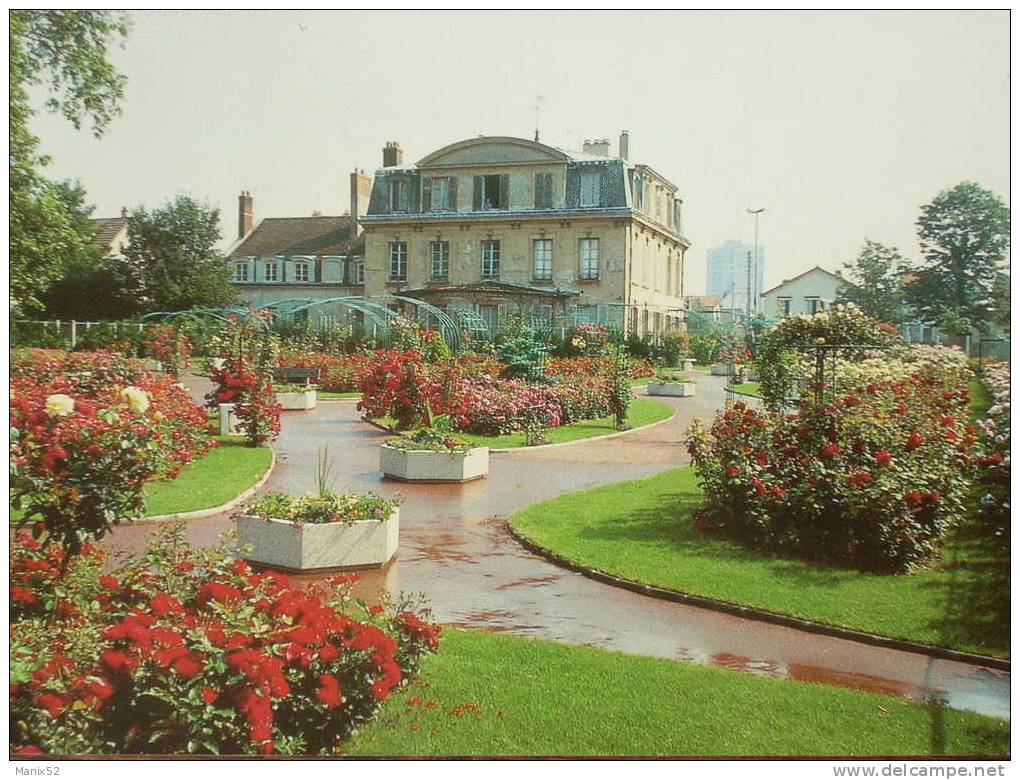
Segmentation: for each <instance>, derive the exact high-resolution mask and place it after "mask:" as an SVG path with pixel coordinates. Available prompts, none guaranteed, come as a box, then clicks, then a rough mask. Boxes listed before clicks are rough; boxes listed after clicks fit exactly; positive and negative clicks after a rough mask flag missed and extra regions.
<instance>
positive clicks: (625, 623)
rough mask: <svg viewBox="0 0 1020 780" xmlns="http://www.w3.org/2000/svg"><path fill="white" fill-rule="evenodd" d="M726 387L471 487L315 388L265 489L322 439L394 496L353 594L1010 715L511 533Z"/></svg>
mask: <svg viewBox="0 0 1020 780" xmlns="http://www.w3.org/2000/svg"><path fill="white" fill-rule="evenodd" d="M187 381H188V382H189V384H190V386H191V387H192V388H193V391H194V392H195V393H196V395H200V394H201V393H202V392H204V391H205V389H206V387H207V384H206V380H203V379H201V378H198V377H190V378H188V380H187ZM724 385H725V379H724V378H722V377H710V376H707V375H701V376H699V378H698V395H697V396H696V397H695V398H690V399H687V398H685V399H664V400H666V401H667V403H670V404H671V405H672V406H673V407H674V408H675V409H676V411H677V415H676V417H675V418H674V419H673V420H671V421H669V422H666V423H664V424H661V425H658V426H655V427H652V428H648V429H646V430H639V431H635V432H633V433H630V434H627V435H626V436H622V437H617V438H611V439H604V440H599V441H588V442H579V443H576V444H571V445H567V446H559V447H551V448H547V449H535V450H518V451H515V452H509V453H494V454H492V456H491V464H490V473H489V476H488V478H487V479H483V480H479V481H476V482H472V483H469V484H466V485H412V484H404V483H395V482H390V481H385V480H382V479H381V474H380V473H379V472H378V470H377V469H378V451H377V449H376V447H377V445H378V444H379V443H380V442H382V441H383V440H384V439H385V438H386V434H384V433H383V432H381V431H378V430H376V429H375V428H373V427H371V426H369V425H367V424H365V423H363V422H361V420H360V415H359V413H358V412H357V410H356V405H355V403H354V402H351V401H329V402H320V403H319V406H318V408H317V409H315V410H313V411H310V412H290V413H287V412H285V413H284V421H283V432H282V434H281V436H280V438H279V440H278V441H277V442H276V443H275V445H274V447H275V449H276V452H277V456H278V463H277V467H276V470H275V471H274V474H273V477H272V479H271V480H270V483H269V487H270V488H272V489H280V490H289V491H295V492H307V491H311V490H313V489H314V468H315V461H316V451H317V448H318V447H320V446H321V445H322V444H327V445H328V446H329V455H330V457H331V458H332V459H333V460H334V468H333V472H334V474H335V475H336V477H337V479H336V482H335V484H334V489H337V490H356V491H374V492H376V493H379V494H381V495H384V496H387V497H395V496H401V497H402V498H403V505H402V508H401V527H400V549H399V552H398V556H397V560H395V561H394V562H393V563H391V564H390V565H389V566H388V567H387V568H386V569H384V570H381V571H377V572H369V573H365V574H363V575H362V582H361V584H360V586H359V587H360V590H361V595H362V596H363V597H365V598H371V597H372V596H373V595H376V594H378V592H379V591H380V590H381V589H383V588H385V589H387V590H389V591H390V592H392V593H397V592H400V591H405V592H417V591H421V592H423V593H424V594H425V595H426V596H427V598H428V600H429V602H430V603H431V605H432V608H433V610H434V612H435V615H436V617H437V619H439V620H440V621H442V622H444V623H449V624H453V625H457V626H464V627H471V628H482V629H488V630H492V631H506V632H512V633H515V634H522V635H526V636H533V637H540V638H543V639H549V640H553V641H558V642H567V643H572V644H580V645H588V646H592V647H602V648H607V649H612V650H619V651H623V652H628V653H639V654H643V655H651V656H658V657H663V658H675V659H682V660H687V661H696V662H700V663H708V664H715V665H720V666H725V667H729V668H734V669H741V670H744V671H747V672H751V673H754V674H762V675H771V676H777V677H787V678H793V679H799V680H810V681H815V682H823V683H829V684H835V685H843V686H848V687H853V688H858V689H862V690H869V691H877V692H881V693H887V694H891V695H897V696H908V697H912V698H922V699H935V700H939V701H943V702H946V703H948V704H949V706H952V707H956V708H960V709H968V710H974V711H977V712H982V713H986V714H990V715H996V716H999V717H1007V718H1008V717H1009V674H1008V673H1004V672H1001V671H996V670H992V669H988V668H983V667H977V666H972V665H968V664H963V663H958V662H954V661H945V660H938V659H933V658H929V657H928V656H924V655H920V654H915V653H907V652H902V651H898V650H889V649H884V648H878V647H873V646H869V645H864V644H860V643H857V642H851V641H847V640H842V639H836V638H830V637H825V636H818V635H813V634H806V633H804V632H801V631H798V630H796V629H792V628H785V627H782V626H775V625H770V624H767V623H762V622H759V621H754V620H748V619H744V618H740V617H736V616H733V615H727V614H723V613H720V612H715V611H712V610H706V609H700V608H696V607H691V606H686V605H681V604H673V603H669V602H664V601H661V600H658V599H653V598H650V597H647V596H642V595H640V594H637V593H632V592H629V591H625V590H621V589H619V588H614V587H612V586H610V585H604V584H602V583H599V582H595V581H593V580H591V579H588V578H586V577H584V576H582V575H580V574H576V573H573V572H570V571H566V570H563V569H561V568H558V567H556V566H554V565H552V564H550V563H548V562H547V561H545V560H544V559H542V558H540V557H538V556H535V555H532V554H531V553H529V552H527V551H526V550H524V549H523V548H521V547H520V546H519V545H518V544H517V543H516V542H515V541H514V540H513V539H511V538H510V537H509V536H508V535H507V533H506V531H505V530H504V529H503V526H502V523H503V520H504V519H505V518H506V517H507V516H509V515H510V514H511V513H512V512H513V511H515V510H516V509H519V508H520V507H523V506H526V505H528V504H531V503H534V502H536V501H540V500H543V499H547V498H553V497H555V496H558V495H561V494H563V493H568V492H573V491H577V490H583V489H585V488H588V487H593V486H596V485H602V484H606V483H610V482H618V481H621V480H626V479H634V478H637V477H642V476H646V475H650V474H654V473H657V472H660V471H663V470H665V469H668V468H672V467H675V466H677V465H681V464H683V463H685V462H687V461H688V456H687V452H686V449H685V447H684V445H683V443H682V441H683V433H684V431H685V430H686V428H687V427H688V425H689V424H690V422H691V421H692V420H693V419H694V418H701V419H707V418H709V417H711V415H712V414H713V412H714V411H715V410H716V409H718V408H719V407H720V406H722V403H723V395H724V393H723V388H724ZM638 392H639V393H642V392H643V390H639V391H638ZM229 528H230V521H229V519H228V518H226V517H214V518H209V519H205V520H196V521H191V522H190V523H189V524H188V536H189V539H190V540H191V541H192V543H193V544H197V545H206V546H208V545H211V544H215V543H216V541H217V539H218V538H219V535H220V534H222V533H223V532H224V531H226V530H228V529H229ZM153 531H154V526H153V524H148V525H144V524H143V525H135V526H125V527H122V528H119V529H118V530H116V531H115V532H114V534H113V535H112V536H111V537H110V542H109V543H110V544H112V546H114V547H118V548H123V549H134V550H137V549H139V548H140V547H141V546H143V545H144V541H145V538H146V537H147V536H148V535H149V534H151V533H152V532H153Z"/></svg>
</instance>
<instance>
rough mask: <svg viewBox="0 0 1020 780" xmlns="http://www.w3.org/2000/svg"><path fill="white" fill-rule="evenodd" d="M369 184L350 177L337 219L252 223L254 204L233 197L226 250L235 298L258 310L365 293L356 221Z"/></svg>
mask: <svg viewBox="0 0 1020 780" xmlns="http://www.w3.org/2000/svg"><path fill="white" fill-rule="evenodd" d="M370 192H371V179H369V178H368V177H367V176H365V175H364V173H360V172H358V171H355V172H354V173H352V174H351V211H350V213H348V214H343V215H340V216H322V215H318V214H317V215H314V216H310V217H267V218H266V219H263V220H261V221H260V222H258V223H257V224H256V223H255V201H254V198H253V197H252V195H251V193H249V192H242V193H241V195H240V196H239V197H238V238H237V241H236V242H235V243H234V245H233V246H232V247H231V248H230V249H229V250H228V252H227V256H228V260H229V264H230V270H231V281H232V282H233V284H234V285H235V286H236V287H237V289H238V294H239V297H240V298H241V299H242V300H243V301H246V302H248V303H251V304H254V305H257V306H262V305H267V304H272V303H275V302H277V301H282V300H295V299H299V300H309V301H311V300H323V299H326V298H335V297H339V296H343V295H362V294H363V292H364V286H365V281H364V264H363V258H364V239H363V237H361V236H360V230H359V228H358V222H357V219H356V217H352V216H351V215H352V214H354V215H357V214H358V213H359V212H360V213H364V212H365V210H367V208H368V198H369V195H370Z"/></svg>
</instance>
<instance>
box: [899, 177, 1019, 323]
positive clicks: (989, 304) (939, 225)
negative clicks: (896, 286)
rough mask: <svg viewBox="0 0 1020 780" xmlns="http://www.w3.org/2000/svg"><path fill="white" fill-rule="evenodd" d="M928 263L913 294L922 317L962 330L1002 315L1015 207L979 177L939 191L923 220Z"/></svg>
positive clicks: (920, 220) (923, 250) (923, 244)
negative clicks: (977, 180)
mask: <svg viewBox="0 0 1020 780" xmlns="http://www.w3.org/2000/svg"><path fill="white" fill-rule="evenodd" d="M917 236H918V241H919V242H920V244H921V253H922V256H923V265H922V266H921V268H919V269H918V271H917V277H918V278H917V281H916V282H915V283H913V284H911V285H910V286H909V287H908V298H909V300H910V302H911V303H912V304H913V305H914V306H915V308H916V309H917V310H918V311H919V312H920V313H921V314H922V316H924V317H926V318H929V319H932V320H934V321H935V322H938V323H939V324H940V325H942V326H943V327H944V328H945V329H948V330H951V331H952V332H956V333H961V332H963V331H966V330H969V329H970V328H977V329H979V330H981V331H984V330H987V327H988V324H989V323H990V322H994V321H996V320H998V319H1001V309H1002V306H1003V301H1002V290H1003V289H1007V288H1008V284H1006V283H1005V279H1006V278H1007V274H1006V270H1005V268H1006V260H1007V255H1008V253H1009V208H1008V207H1007V206H1006V205H1005V204H1004V203H1003V202H1002V200H1000V199H999V197H998V196H997V195H995V194H994V193H992V192H989V191H988V190H986V189H983V188H981V187H980V186H978V185H977V184H974V183H973V182H963V183H962V184H958V185H956V186H955V187H953V188H952V189H949V190H945V191H944V192H941V193H939V194H938V196H936V197H935V199H934V200H933V201H932V202H931V203H929V204H927V205H925V206H923V207H922V208H921V216H920V217H919V218H918V220H917Z"/></svg>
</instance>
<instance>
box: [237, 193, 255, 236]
mask: <svg viewBox="0 0 1020 780" xmlns="http://www.w3.org/2000/svg"><path fill="white" fill-rule="evenodd" d="M254 223H255V200H254V198H252V196H251V193H250V192H248V191H247V190H242V192H241V194H240V195H239V196H238V198H237V237H238V238H244V237H245V236H246V235H248V234H249V233H251V229H252V227H253V225H254Z"/></svg>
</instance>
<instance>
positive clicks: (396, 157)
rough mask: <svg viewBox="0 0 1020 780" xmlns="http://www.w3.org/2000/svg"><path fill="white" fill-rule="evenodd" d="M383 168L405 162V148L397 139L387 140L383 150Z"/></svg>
mask: <svg viewBox="0 0 1020 780" xmlns="http://www.w3.org/2000/svg"><path fill="white" fill-rule="evenodd" d="M382 164H383V168H394V167H398V166H400V165H403V164H404V150H403V149H401V148H400V143H399V142H397V141H387V142H386V146H385V147H384V148H383V152H382Z"/></svg>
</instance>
